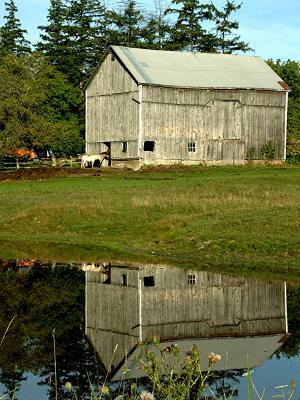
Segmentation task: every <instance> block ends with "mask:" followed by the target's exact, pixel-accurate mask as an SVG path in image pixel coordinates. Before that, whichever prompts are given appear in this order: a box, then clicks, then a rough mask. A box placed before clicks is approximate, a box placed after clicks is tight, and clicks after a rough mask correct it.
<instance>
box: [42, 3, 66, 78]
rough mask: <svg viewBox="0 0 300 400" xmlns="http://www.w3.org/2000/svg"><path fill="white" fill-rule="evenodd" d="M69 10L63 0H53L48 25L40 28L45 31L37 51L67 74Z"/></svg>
mask: <svg viewBox="0 0 300 400" xmlns="http://www.w3.org/2000/svg"><path fill="white" fill-rule="evenodd" d="M66 14H67V8H66V6H65V5H64V3H63V0H51V1H50V8H49V10H48V16H47V19H48V25H45V26H39V29H41V30H42V31H44V33H42V34H41V35H40V38H41V41H40V42H38V43H37V45H36V49H37V50H38V51H39V52H41V53H42V54H44V55H45V56H47V57H48V59H49V61H50V62H51V63H52V64H53V65H55V66H56V67H57V68H58V69H59V70H61V71H62V72H65V71H64V69H65V67H66V68H67V66H65V63H64V56H65V52H66V49H67V42H68V37H67V34H66V29H65V26H66Z"/></svg>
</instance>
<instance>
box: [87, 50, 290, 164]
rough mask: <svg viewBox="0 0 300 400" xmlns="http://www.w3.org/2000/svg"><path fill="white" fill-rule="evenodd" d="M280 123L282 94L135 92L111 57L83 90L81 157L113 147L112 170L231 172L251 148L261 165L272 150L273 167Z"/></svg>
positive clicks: (281, 141)
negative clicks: (177, 166) (218, 166)
mask: <svg viewBox="0 0 300 400" xmlns="http://www.w3.org/2000/svg"><path fill="white" fill-rule="evenodd" d="M278 78H279V77H278ZM178 85H179V83H178ZM179 86H180V85H179ZM285 116H286V92H285V91H283V90H282V91H279V90H277V91H276V90H258V89H253V88H252V89H247V88H245V89H241V88H239V89H213V88H211V89H202V88H183V87H166V86H158V85H146V84H143V85H141V84H140V85H139V84H138V83H137V82H136V80H135V79H134V77H132V76H131V75H130V73H129V72H128V70H127V69H126V68H125V67H124V65H122V63H121V62H120V60H118V58H117V57H116V56H115V55H114V54H113V53H112V54H107V56H106V58H105V59H104V61H103V62H102V64H101V65H100V66H99V68H98V70H97V72H96V73H95V74H94V76H93V78H92V79H91V81H90V83H89V85H88V87H87V89H86V141H87V143H86V150H87V153H88V154H98V153H99V152H102V151H104V150H106V146H105V144H104V143H105V142H109V143H111V156H112V160H113V165H118V163H119V164H120V162H121V163H122V162H123V164H122V165H126V161H127V162H128V164H130V163H131V164H132V165H134V166H138V165H142V164H169V163H178V162H183V163H187V164H188V163H199V162H208V163H227V164H228V163H231V164H236V163H244V161H245V159H246V157H247V152H248V151H249V149H250V148H254V158H255V159H257V160H260V159H263V155H262V154H261V148H262V146H263V145H265V144H266V143H268V142H271V143H272V144H273V146H274V148H275V160H283V159H284V157H285V139H286V138H285ZM145 141H151V142H155V147H154V151H144V142H145ZM124 142H126V143H127V149H126V151H125V152H124V147H123V143H124ZM191 142H193V143H194V144H195V151H192V152H191V151H188V143H191Z"/></svg>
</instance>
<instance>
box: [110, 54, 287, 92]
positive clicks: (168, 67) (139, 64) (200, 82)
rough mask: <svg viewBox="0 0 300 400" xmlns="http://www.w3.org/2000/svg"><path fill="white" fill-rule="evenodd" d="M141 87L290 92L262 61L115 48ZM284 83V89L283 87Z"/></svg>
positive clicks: (248, 57) (215, 55)
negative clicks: (143, 85) (158, 86)
mask: <svg viewBox="0 0 300 400" xmlns="http://www.w3.org/2000/svg"><path fill="white" fill-rule="evenodd" d="M111 49H112V51H113V52H114V53H115V55H116V56H117V57H118V58H119V59H120V61H121V62H122V63H123V65H124V66H125V68H127V70H128V71H129V72H130V74H131V75H132V76H133V77H134V78H135V79H136V81H137V82H138V83H140V84H150V85H151V84H152V85H163V86H176V87H197V88H215V89H217V88H220V89H266V90H278V91H287V90H288V87H287V86H286V85H285V84H284V82H283V81H282V79H281V78H280V77H279V76H278V75H277V74H275V72H274V71H273V70H272V69H271V68H270V67H269V66H268V64H267V63H266V62H265V61H264V60H263V59H262V58H261V57H253V56H244V55H242V56H241V55H232V54H211V53H190V52H179V51H165V50H148V49H138V48H130V47H123V46H111ZM279 82H281V83H282V84H283V86H282V85H281V84H280V83H279Z"/></svg>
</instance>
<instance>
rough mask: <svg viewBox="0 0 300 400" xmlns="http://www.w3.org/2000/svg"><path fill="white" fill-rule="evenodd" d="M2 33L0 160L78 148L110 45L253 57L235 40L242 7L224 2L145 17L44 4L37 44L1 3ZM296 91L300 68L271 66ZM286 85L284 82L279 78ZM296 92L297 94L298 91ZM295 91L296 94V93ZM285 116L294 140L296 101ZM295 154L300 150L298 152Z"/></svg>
mask: <svg viewBox="0 0 300 400" xmlns="http://www.w3.org/2000/svg"><path fill="white" fill-rule="evenodd" d="M5 6H6V15H5V16H4V24H3V26H2V27H0V59H1V61H0V80H1V82H2V83H3V85H2V86H3V89H4V90H2V92H1V94H0V153H7V151H8V150H9V149H12V148H14V147H22V146H26V147H28V146H31V147H32V146H34V147H36V148H38V149H44V148H45V147H50V148H51V149H52V151H54V152H55V153H56V154H57V155H58V156H60V155H75V154H77V153H80V152H82V151H83V148H84V137H83V136H84V135H83V132H84V96H83V88H84V85H85V83H86V81H87V79H88V77H89V75H90V74H91V72H92V71H93V69H94V68H95V67H96V65H97V64H98V63H99V61H100V60H101V57H102V56H103V54H104V53H105V51H106V49H107V47H108V46H109V45H111V44H114V45H122V46H129V47H141V48H148V49H161V50H176V51H197V52H214V53H228V54H231V53H235V52H247V51H251V48H250V46H249V44H248V43H246V42H244V41H243V40H242V39H241V37H240V35H239V34H238V29H239V22H238V20H236V19H235V15H236V13H237V12H238V11H239V10H240V8H241V6H242V4H236V2H235V1H234V0H226V2H225V5H224V6H223V7H222V8H217V7H216V6H215V5H214V2H213V1H210V2H202V1H199V0H171V3H170V5H169V6H164V5H163V4H162V3H161V2H160V0H157V2H156V4H155V7H153V9H151V10H147V11H145V10H144V9H142V8H141V7H140V6H139V5H138V3H137V2H136V1H135V0H123V1H122V3H120V4H119V6H118V7H116V8H109V7H107V6H106V5H105V3H104V1H103V2H102V1H101V0H50V7H49V10H48V15H47V23H46V24H45V25H42V26H39V31H40V38H39V40H38V42H37V43H30V42H29V41H28V40H27V39H26V35H27V32H26V30H25V29H23V27H22V24H21V21H20V20H19V18H18V15H17V14H18V10H17V7H16V5H15V3H14V0H7V1H6V2H5ZM290 63H294V64H295V65H294V64H293V65H292V68H293V70H295V72H296V80H293V82H290V79H289V77H288V79H287V83H288V84H290V86H291V87H292V89H293V96H294V88H293V86H294V84H296V91H295V93H297V91H298V92H299V90H300V83H299V79H300V78H299V76H300V73H299V63H297V62H287V63H282V62H280V61H276V62H273V61H272V60H271V61H270V65H271V66H272V67H274V69H275V70H276V68H277V69H279V70H280V72H281V69H282V68H283V69H288V70H289V68H290ZM282 77H283V78H284V76H282ZM297 85H298V86H297ZM297 88H298V90H297ZM295 98H296V101H295V102H294V103H293V106H292V116H291V117H290V115H289V128H291V129H289V131H290V133H292V134H293V137H296V138H298V139H299V137H300V121H299V117H297V116H296V112H297V110H299V104H300V103H299V96H298V93H297V94H296V96H295ZM299 153H300V150H299Z"/></svg>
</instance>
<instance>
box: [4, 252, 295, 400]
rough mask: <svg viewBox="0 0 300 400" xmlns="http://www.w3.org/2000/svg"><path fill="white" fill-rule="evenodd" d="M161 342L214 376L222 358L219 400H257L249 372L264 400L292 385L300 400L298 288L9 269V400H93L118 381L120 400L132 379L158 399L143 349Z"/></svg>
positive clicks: (45, 266)
mask: <svg viewBox="0 0 300 400" xmlns="http://www.w3.org/2000/svg"><path fill="white" fill-rule="evenodd" d="M153 336H156V337H159V338H160V341H161V344H160V346H161V348H164V349H167V348H171V347H172V345H174V344H176V345H178V346H179V348H180V349H181V351H182V354H186V353H187V352H188V351H190V350H191V348H192V346H193V345H196V346H197V348H198V349H199V351H200V354H201V366H202V368H203V369H204V370H205V369H207V367H208V365H207V360H208V354H209V353H211V352H214V353H217V354H220V355H221V357H222V358H221V360H220V361H219V362H218V363H216V364H215V365H214V377H213V378H212V379H211V380H210V382H209V384H210V388H211V390H212V391H213V392H214V393H218V392H219V393H223V392H226V393H227V398H229V397H230V396H231V397H232V398H235V399H247V390H248V389H247V385H248V378H247V376H246V375H247V370H250V371H251V378H252V380H253V382H254V383H255V387H256V389H257V390H258V392H259V393H262V392H263V390H265V395H264V396H265V397H264V399H271V398H272V397H273V396H276V395H280V394H281V391H280V389H276V386H279V385H284V384H289V383H290V382H291V381H292V380H295V381H296V382H298V388H296V396H295V397H294V398H295V399H298V398H299V397H300V288H299V287H298V286H296V285H291V284H286V283H285V282H278V281H276V282H270V281H264V280H260V279H256V278H255V279H250V278H242V277H231V276H226V275H221V274H216V273H211V272H205V271H194V270H192V269H186V270H183V269H178V268H170V267H167V266H163V265H162V266H155V265H150V264H147V265H142V264H138V265H131V266H128V265H125V264H124V265H120V263H118V264H116V263H115V264H114V263H102V264H98V265H89V266H87V265H84V264H83V265H74V264H69V265H62V264H58V263H39V262H36V261H33V260H31V261H30V260H18V261H4V260H0V343H1V344H0V399H1V400H2V399H3V400H4V399H12V398H13V399H18V400H27V399H28V400H35V399H37V400H44V399H55V398H56V397H57V398H59V399H65V398H69V397H68V396H69V393H68V390H67V388H66V386H65V384H66V383H67V382H71V383H72V387H73V389H76V395H77V398H78V399H81V398H90V382H91V383H92V384H93V387H95V389H96V390H97V388H98V387H100V386H101V385H102V384H103V382H104V380H105V378H106V377H107V376H108V379H109V382H110V383H109V387H110V390H111V391H114V390H116V391H118V390H119V387H120V380H124V377H126V379H128V382H132V380H135V381H136V380H137V381H138V385H139V387H149V386H148V385H149V384H148V382H147V379H146V377H145V373H144V371H143V370H142V369H141V368H140V361H138V357H137V356H138V353H139V351H140V347H139V346H138V343H141V342H143V343H147V344H146V346H147V348H148V349H150V350H151V349H152V347H153V344H151V343H150V342H147V341H148V339H149V338H151V337H153ZM151 346H152V347H151ZM108 371H110V373H109V374H108ZM125 385H126V384H125ZM210 396H211V394H210ZM210 398H213V397H210ZM253 398H258V397H257V396H255V394H254V395H253ZM286 398H287V396H286Z"/></svg>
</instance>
